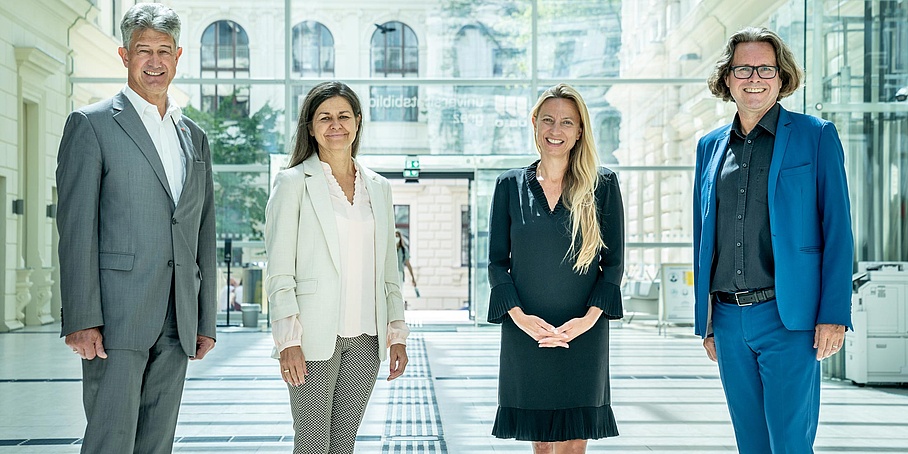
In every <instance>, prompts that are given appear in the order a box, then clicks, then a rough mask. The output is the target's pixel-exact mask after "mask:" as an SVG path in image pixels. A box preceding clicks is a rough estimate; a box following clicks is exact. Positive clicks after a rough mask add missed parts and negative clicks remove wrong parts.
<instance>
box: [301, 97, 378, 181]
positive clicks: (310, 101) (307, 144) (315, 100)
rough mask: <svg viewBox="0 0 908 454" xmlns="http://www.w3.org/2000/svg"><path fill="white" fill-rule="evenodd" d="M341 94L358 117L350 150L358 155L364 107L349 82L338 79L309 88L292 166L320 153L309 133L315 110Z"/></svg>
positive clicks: (354, 155)
mask: <svg viewBox="0 0 908 454" xmlns="http://www.w3.org/2000/svg"><path fill="white" fill-rule="evenodd" d="M335 96H340V97H341V98H344V99H345V100H347V102H348V103H350V107H351V108H353V116H354V117H355V118H356V138H354V139H353V146H352V150H351V152H350V154H351V156H352V157H354V158H355V157H356V153H357V152H358V151H359V139H360V137H362V135H363V134H362V131H363V108H362V105H361V104H360V102H359V97H358V96H356V92H355V91H353V89H352V88H350V87H349V86H348V85H347V84H345V83H343V82H338V81H331V82H322V83H320V84H318V85H316V86H314V87H312V90H309V94H308V95H306V99H305V101H303V106H302V107H301V108H300V117H299V120H298V121H297V125H296V143H295V144H294V146H293V152H292V153H291V154H290V166H289V167H293V166H296V165H299V163H301V162H303V161H305V160H306V159H307V158H309V156H312V155H313V154H318V142H317V141H316V140H315V137H313V136H312V134H309V127H310V126H311V125H312V119H313V117H315V111H316V110H317V109H318V107H319V106H321V105H322V103H323V102H325V101H327V100H329V99H331V98H334V97H335Z"/></svg>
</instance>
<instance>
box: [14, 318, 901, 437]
mask: <svg viewBox="0 0 908 454" xmlns="http://www.w3.org/2000/svg"><path fill="white" fill-rule="evenodd" d="M458 312H459V311H458ZM451 314H453V315H451ZM451 314H430V313H419V312H411V313H408V315H407V317H408V322H410V323H411V325H412V326H413V334H412V335H411V339H410V341H409V343H408V348H407V350H408V352H409V355H410V358H411V363H410V366H409V368H408V369H407V373H406V374H405V376H404V377H402V378H400V379H398V380H395V381H393V382H390V383H389V382H387V381H385V380H384V379H383V378H382V377H379V381H378V383H377V386H376V389H375V393H374V394H373V397H372V401H371V403H370V405H369V408H368V410H367V412H366V416H365V420H364V422H363V425H362V427H361V429H360V433H359V436H358V440H359V441H358V442H357V451H356V452H357V453H363V454H364V453H370V454H371V453H439V454H441V453H453V454H473V453H480V454H481V453H493V452H509V453H510V452H512V453H518V452H522V453H529V452H531V450H530V447H529V444H528V443H525V442H517V441H512V440H498V439H495V438H493V437H491V436H490V435H489V431H490V428H491V425H492V420H493V419H494V415H495V405H496V389H497V386H498V381H497V374H498V344H499V330H498V328H497V327H496V326H474V325H473V324H471V323H469V322H466V321H465V320H460V318H461V316H459V315H457V312H452V313H451ZM58 329H59V326H54V325H48V326H43V327H37V328H27V329H25V330H20V331H17V332H13V333H6V334H0V358H2V359H0V453H23V454H24V453H42V454H43V453H75V452H78V451H79V441H80V437H81V435H82V431H83V430H84V426H85V420H84V416H83V413H82V410H81V384H80V368H79V361H78V359H77V358H76V357H75V356H74V355H73V354H72V353H71V352H70V351H69V350H68V349H67V348H66V346H65V345H64V344H63V341H62V340H61V339H60V338H59V336H58V334H57V333H58ZM691 332H692V330H691V328H690V327H672V328H668V329H666V330H664V331H663V332H661V333H660V332H659V331H658V330H657V329H656V328H655V327H654V326H652V325H651V324H647V323H646V322H633V323H630V324H627V323H625V324H622V323H618V322H613V324H612V331H611V336H612V337H611V364H612V367H611V374H612V399H613V405H614V410H615V414H616V417H617V420H618V424H619V430H620V431H621V436H619V437H617V438H614V439H607V440H598V441H593V442H591V443H590V445H589V449H588V451H589V452H652V453H732V452H735V443H734V438H733V436H732V429H731V425H730V423H729V417H728V412H727V410H726V407H725V401H724V397H723V394H722V389H721V386H720V383H719V378H718V370H717V368H716V366H715V364H714V363H712V362H710V361H709V360H708V359H706V357H705V355H704V354H703V351H702V347H701V346H700V341H699V340H698V339H697V338H696V337H694V336H693V335H692V334H691ZM218 336H219V338H218V343H217V347H216V348H215V349H214V350H213V351H212V353H211V354H210V355H209V356H208V357H207V358H206V359H204V360H202V361H199V362H192V363H191V364H190V367H189V373H188V378H187V382H186V387H185V392H184V394H183V406H182V410H181V414H180V420H179V425H178V427H177V439H176V443H175V445H174V451H175V452H180V453H222V452H238V453H275V452H290V451H291V449H292V425H291V416H290V410H289V405H288V397H287V391H286V387H285V385H284V384H283V382H282V381H281V380H280V377H279V373H278V367H277V362H276V361H274V360H272V359H271V358H270V357H269V354H270V351H271V345H272V344H271V338H270V334H269V333H268V331H267V328H266V327H264V326H263V327H261V328H258V329H254V328H242V327H224V328H221V329H219V334H218ZM386 367H387V365H383V366H382V371H383V373H384V375H385V376H387V371H386ZM540 373H545V371H540ZM822 400H823V407H822V411H821V415H820V429H819V434H818V437H817V442H816V451H817V452H820V453H823V452H838V453H855V454H858V453H908V388H899V387H863V388H862V387H858V386H854V385H852V384H851V383H850V382H841V381H835V380H826V381H824V382H823V390H822Z"/></svg>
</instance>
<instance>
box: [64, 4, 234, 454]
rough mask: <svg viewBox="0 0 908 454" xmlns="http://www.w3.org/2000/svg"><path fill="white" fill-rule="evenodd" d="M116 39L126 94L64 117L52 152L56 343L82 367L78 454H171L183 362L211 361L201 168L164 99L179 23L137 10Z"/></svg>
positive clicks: (210, 248)
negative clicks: (58, 306)
mask: <svg viewBox="0 0 908 454" xmlns="http://www.w3.org/2000/svg"><path fill="white" fill-rule="evenodd" d="M120 28H121V31H122V32H123V47H121V48H119V54H120V57H121V58H122V60H123V65H124V66H126V68H128V82H127V86H126V87H124V88H123V90H122V91H120V93H118V94H117V95H116V96H114V97H113V98H111V99H108V100H106V101H102V102H100V103H97V104H94V105H91V106H88V107H85V108H82V109H79V110H77V111H75V112H73V113H72V114H70V116H69V118H68V119H67V121H66V127H65V129H64V130H63V139H62V141H61V143H60V151H59V155H58V159H57V187H58V192H59V205H58V212H57V213H58V216H57V225H58V228H59V231H60V249H59V254H60V278H61V282H60V285H61V296H62V299H63V310H62V319H63V330H62V331H63V332H62V335H63V336H65V337H66V345H68V346H70V347H71V348H72V349H73V352H75V353H76V354H78V355H79V356H81V357H82V376H83V379H82V383H83V385H82V386H83V389H82V392H83V404H84V407H85V415H86V418H87V419H88V425H87V427H86V429H85V437H84V439H83V442H82V452H83V453H116V454H123V453H130V452H135V453H164V452H168V453H169V452H171V450H172V448H173V438H174V432H175V430H176V422H177V415H178V414H179V409H180V399H181V396H182V393H183V382H184V380H185V376H186V367H187V364H188V361H187V358H193V359H202V358H203V357H204V356H205V354H206V353H208V351H209V350H211V349H212V348H213V347H214V337H215V322H216V319H215V317H216V312H217V306H216V305H217V299H216V286H215V281H216V278H215V273H216V258H215V247H216V246H215V221H214V206H213V198H214V196H213V190H212V176H211V156H210V152H209V149H208V139H207V137H206V136H205V133H204V132H203V131H202V130H201V129H200V128H199V127H198V126H197V125H196V124H195V123H193V122H192V121H191V120H189V119H188V118H186V117H185V116H183V115H182V111H181V110H180V108H179V107H177V106H176V105H174V103H173V102H172V101H171V100H170V99H169V98H168V95H167V90H168V87H169V85H170V82H171V81H172V80H173V77H174V74H175V72H176V66H177V60H178V59H179V57H180V54H181V53H182V49H181V48H180V47H178V42H179V35H180V19H179V17H178V16H177V15H176V13H174V12H173V10H171V9H170V8H167V7H165V6H162V5H160V4H155V3H139V4H137V5H135V6H134V7H132V8H131V9H130V10H129V11H128V12H127V13H126V15H125V17H124V18H123V21H122V23H121V25H120Z"/></svg>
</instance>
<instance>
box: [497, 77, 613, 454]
mask: <svg viewBox="0 0 908 454" xmlns="http://www.w3.org/2000/svg"><path fill="white" fill-rule="evenodd" d="M531 117H532V122H533V129H534V131H535V137H536V149H537V151H538V152H539V160H538V161H536V162H535V163H533V164H531V165H530V166H529V167H526V168H523V169H514V170H509V171H507V172H505V173H503V174H502V175H501V176H499V177H498V181H497V182H496V186H495V195H494V196H493V199H492V214H491V219H490V221H489V283H490V285H491V287H492V292H491V297H490V302H489V322H491V323H501V324H502V327H501V366H500V373H499V382H498V404H499V406H498V414H497V416H496V418H495V426H494V428H493V429H492V434H493V435H495V436H496V437H498V438H516V439H518V440H527V441H532V442H533V449H534V452H536V453H537V454H539V453H547V454H549V453H556V454H562V453H583V452H586V444H587V440H590V439H598V438H604V437H613V436H616V435H618V430H617V426H616V423H615V417H614V415H613V413H612V408H611V396H610V392H609V377H608V320H612V319H619V318H621V317H622V315H623V311H622V306H621V290H620V287H619V286H620V284H621V277H622V274H623V272H624V206H623V204H622V201H621V191H620V189H619V188H618V179H617V178H616V176H615V174H614V173H613V172H612V171H610V170H608V169H606V168H604V167H601V166H600V165H599V159H598V155H597V153H596V148H595V142H594V141H593V137H592V133H591V130H590V126H589V125H590V119H589V113H588V112H587V108H586V104H585V103H584V102H583V99H582V98H581V97H580V94H579V93H577V91H576V90H574V88H572V87H571V86H569V85H565V84H560V85H556V86H554V87H552V88H549V89H548V90H546V91H545V92H544V93H543V94H542V96H540V98H539V101H537V102H536V105H535V106H534V107H533V111H532V112H531Z"/></svg>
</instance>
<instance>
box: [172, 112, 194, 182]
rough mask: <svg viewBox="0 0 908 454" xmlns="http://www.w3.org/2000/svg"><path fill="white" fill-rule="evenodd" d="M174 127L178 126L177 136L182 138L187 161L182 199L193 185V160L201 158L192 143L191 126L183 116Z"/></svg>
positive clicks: (181, 141)
mask: <svg viewBox="0 0 908 454" xmlns="http://www.w3.org/2000/svg"><path fill="white" fill-rule="evenodd" d="M174 128H176V131H177V137H179V139H180V148H181V149H182V152H183V156H184V157H185V161H186V165H185V166H184V167H183V169H184V171H183V172H184V175H186V177H185V178H184V179H183V192H182V195H180V199H182V198H183V197H185V196H186V190H187V189H189V188H191V187H192V184H193V181H192V180H193V179H194V178H195V176H196V175H195V172H193V170H194V167H193V162H194V161H196V160H198V159H199V158H198V155H197V154H196V152H195V146H194V145H193V144H192V137H190V135H189V127H188V126H187V125H186V123H185V122H184V121H183V119H182V118H180V121H178V122H177V123H176V124H175V125H174Z"/></svg>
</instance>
